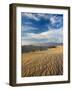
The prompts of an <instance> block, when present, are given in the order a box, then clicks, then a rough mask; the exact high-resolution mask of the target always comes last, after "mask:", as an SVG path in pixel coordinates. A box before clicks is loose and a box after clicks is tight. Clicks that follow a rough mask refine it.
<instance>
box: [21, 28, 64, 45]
mask: <svg viewBox="0 0 72 90" xmlns="http://www.w3.org/2000/svg"><path fill="white" fill-rule="evenodd" d="M26 35H27V36H24V37H23V38H22V41H23V42H25V41H26V42H28V43H29V42H30V44H31V43H45V42H46V43H48V42H55V43H62V42H63V30H62V28H61V29H58V30H49V31H46V32H42V33H40V34H34V33H27V34H26Z"/></svg>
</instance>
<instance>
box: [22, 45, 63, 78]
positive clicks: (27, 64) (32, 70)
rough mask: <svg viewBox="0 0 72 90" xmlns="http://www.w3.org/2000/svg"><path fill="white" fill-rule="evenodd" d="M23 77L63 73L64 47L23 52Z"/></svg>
mask: <svg viewBox="0 0 72 90" xmlns="http://www.w3.org/2000/svg"><path fill="white" fill-rule="evenodd" d="M21 62H22V68H21V70H22V73H21V75H22V77H31V76H49V75H62V74H63V47H62V46H58V47H56V48H50V49H48V50H43V51H35V52H29V53H24V54H22V61H21Z"/></svg>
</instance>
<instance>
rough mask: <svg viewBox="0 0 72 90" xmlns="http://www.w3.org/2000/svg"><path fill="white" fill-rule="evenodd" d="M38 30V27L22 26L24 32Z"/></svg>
mask: <svg viewBox="0 0 72 90" xmlns="http://www.w3.org/2000/svg"><path fill="white" fill-rule="evenodd" d="M37 29H38V28H36V27H32V26H28V25H24V26H21V30H22V31H29V30H37Z"/></svg>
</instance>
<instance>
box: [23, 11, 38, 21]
mask: <svg viewBox="0 0 72 90" xmlns="http://www.w3.org/2000/svg"><path fill="white" fill-rule="evenodd" d="M22 16H24V17H28V18H30V19H34V20H36V21H38V20H39V18H37V17H36V16H35V15H34V14H32V13H25V12H24V13H23V12H22Z"/></svg>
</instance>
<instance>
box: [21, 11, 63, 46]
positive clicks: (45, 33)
mask: <svg viewBox="0 0 72 90" xmlns="http://www.w3.org/2000/svg"><path fill="white" fill-rule="evenodd" d="M21 39H22V40H21V41H22V45H31V44H38V43H62V42H63V15H62V14H50V13H29V12H28V13H27V12H21Z"/></svg>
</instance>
